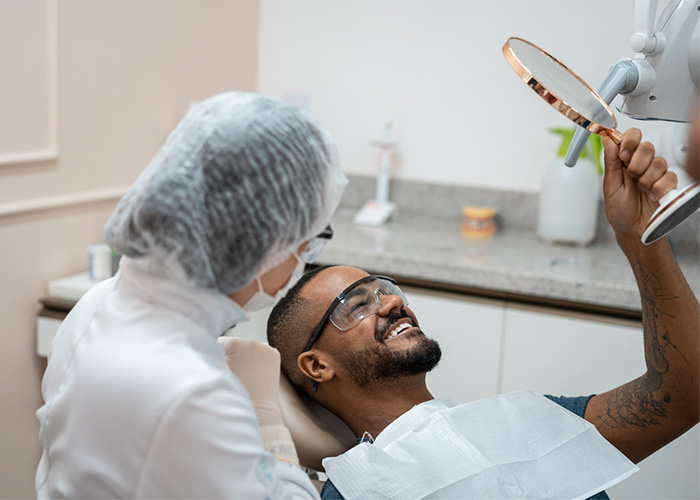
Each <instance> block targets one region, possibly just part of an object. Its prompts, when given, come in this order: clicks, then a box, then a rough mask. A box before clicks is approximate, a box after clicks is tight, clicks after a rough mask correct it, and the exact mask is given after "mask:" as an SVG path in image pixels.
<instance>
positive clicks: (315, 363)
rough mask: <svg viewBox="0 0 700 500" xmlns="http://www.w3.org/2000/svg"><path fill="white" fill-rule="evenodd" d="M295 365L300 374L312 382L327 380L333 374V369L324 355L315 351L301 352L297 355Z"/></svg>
mask: <svg viewBox="0 0 700 500" xmlns="http://www.w3.org/2000/svg"><path fill="white" fill-rule="evenodd" d="M297 366H298V367H299V370H301V373H302V375H304V376H305V377H308V378H310V379H311V380H313V381H314V382H328V381H329V380H331V379H332V378H333V377H334V376H335V370H333V368H332V367H331V366H330V364H329V363H328V360H326V357H325V355H324V354H323V353H319V352H316V351H307V352H302V353H301V354H300V355H299V357H297Z"/></svg>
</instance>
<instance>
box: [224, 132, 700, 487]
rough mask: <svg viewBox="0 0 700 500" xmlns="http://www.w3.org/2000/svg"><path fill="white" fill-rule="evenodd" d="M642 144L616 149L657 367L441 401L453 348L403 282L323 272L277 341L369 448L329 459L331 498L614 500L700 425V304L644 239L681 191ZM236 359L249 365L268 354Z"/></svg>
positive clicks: (650, 353) (619, 207)
mask: <svg viewBox="0 0 700 500" xmlns="http://www.w3.org/2000/svg"><path fill="white" fill-rule="evenodd" d="M640 139H641V135H640V134H639V133H638V131H635V130H634V129H633V130H631V131H629V132H628V133H627V134H626V135H625V140H624V141H623V143H622V147H621V148H620V149H619V150H618V149H617V148H616V147H615V146H614V145H611V144H610V143H608V144H606V176H605V180H604V191H605V201H606V212H607V216H608V220H609V221H610V223H611V225H612V227H613V229H614V230H615V234H616V237H617V241H618V244H619V245H620V247H621V248H622V250H623V251H624V253H625V255H626V256H627V258H628V260H629V262H630V265H631V267H632V269H633V272H634V274H635V277H636V279H637V283H638V286H639V290H640V294H641V299H642V316H643V330H644V334H643V335H644V348H645V360H646V366H647V371H646V373H645V374H643V375H642V376H640V377H639V378H637V379H635V380H632V381H630V382H628V383H626V384H624V385H622V386H620V387H617V388H615V389H613V390H611V391H608V392H606V393H603V394H598V395H593V396H585V397H574V398H567V397H552V396H546V397H543V396H540V395H536V394H534V393H512V394H507V395H500V396H494V397H491V398H487V399H485V400H480V401H477V402H473V403H467V404H459V403H457V402H455V401H452V400H446V399H442V400H435V399H433V397H432V395H431V394H430V393H429V391H428V389H427V387H426V374H427V373H428V372H429V371H430V370H431V369H432V368H434V367H435V366H436V364H437V363H438V361H439V360H440V357H441V351H440V348H439V346H438V345H437V343H436V342H435V341H434V340H431V339H430V338H428V337H426V336H425V335H424V333H423V331H422V330H421V327H420V324H419V322H418V319H417V318H416V317H415V315H414V313H413V312H412V311H411V309H410V308H409V307H408V301H407V299H406V297H405V296H404V294H403V293H402V291H401V290H400V288H399V286H398V285H397V283H396V282H395V281H394V280H393V279H391V278H388V277H383V276H370V275H368V274H367V273H366V272H364V271H362V270H360V269H356V268H350V267H326V268H320V269H316V270H314V271H312V272H311V273H309V274H307V275H305V276H304V277H303V278H302V279H301V280H300V281H299V282H298V284H297V285H296V286H295V287H294V288H292V289H291V290H290V292H289V293H288V295H287V296H286V297H285V298H284V299H282V300H281V301H280V302H279V303H278V304H277V305H276V307H275V308H274V310H273V312H272V314H271V316H270V319H269V321H268V341H269V344H270V346H273V347H275V348H276V349H277V350H278V351H279V354H280V357H281V367H282V371H283V372H284V374H285V375H286V376H287V377H288V378H289V380H291V382H292V383H293V384H295V385H296V386H297V387H298V388H299V390H300V391H302V392H303V393H302V395H301V396H302V398H305V397H307V395H308V396H309V397H310V398H312V399H313V400H315V401H316V402H318V403H320V405H322V406H323V407H325V408H326V409H328V410H330V412H332V413H333V414H335V415H337V416H338V417H339V418H340V419H341V420H342V421H343V422H344V423H345V424H346V425H347V427H348V428H349V429H350V431H351V432H352V435H354V437H355V438H357V441H358V442H360V444H358V445H356V446H354V447H352V448H351V449H350V450H349V451H347V452H345V453H342V454H340V455H339V456H337V457H330V458H326V459H325V460H324V461H323V466H324V468H325V471H326V473H327V474H328V477H329V481H326V484H325V485H324V489H323V491H322V497H323V498H324V499H325V498H329V499H336V498H343V497H345V498H348V499H350V498H353V499H354V498H397V499H405V498H426V497H429V498H467V497H469V498H499V499H504V498H586V497H590V496H592V495H595V496H593V498H608V497H607V495H605V492H604V491H603V490H604V489H605V488H607V487H609V486H612V485H613V484H615V483H616V482H618V481H620V480H622V479H624V478H626V477H627V476H629V475H630V474H632V473H633V472H635V470H636V467H635V466H634V465H633V463H632V462H635V463H636V462H639V461H641V460H642V459H644V458H645V457H647V456H649V455H650V454H652V453H654V452H655V451H656V450H658V449H660V448H661V447H663V446H664V445H666V444H667V443H669V442H671V441H672V440H674V439H676V438H677V437H679V436H680V435H682V434H683V433H684V432H686V431H687V430H688V429H690V428H691V427H693V426H694V425H695V424H697V423H698V407H699V403H698V400H699V398H698V393H699V385H698V372H699V371H700V364H699V362H698V357H699V356H698V351H699V350H700V346H699V343H698V338H699V336H700V335H699V330H700V327H699V326H698V325H700V313H699V306H698V302H697V299H696V297H695V296H694V294H693V293H692V291H691V290H690V288H689V287H688V285H687V283H686V281H685V279H684V278H683V275H682V273H681V271H680V269H679V268H678V266H677V264H676V261H675V258H674V257H673V254H672V252H671V249H670V247H669V244H668V241H667V240H666V239H665V238H664V239H662V240H659V241H657V242H655V243H653V244H652V245H649V246H644V245H643V244H642V243H641V241H640V236H641V234H642V231H643V230H644V227H645V224H646V221H647V220H648V218H649V215H650V214H651V213H652V211H653V209H654V208H655V206H654V205H655V204H654V202H653V201H650V200H649V198H648V193H653V199H658V198H659V196H660V195H661V194H663V192H665V191H666V190H668V189H669V188H670V187H672V186H670V185H668V184H667V182H668V175H669V174H667V173H666V169H665V162H663V163H662V164H661V165H660V162H659V161H658V160H659V159H658V158H657V159H655V158H654V151H653V147H651V149H650V145H648V144H646V143H645V144H642V145H640V143H639V141H640ZM632 153H633V155H632ZM620 158H622V159H624V160H625V161H626V162H627V166H626V168H623V165H622V163H621V162H620ZM662 167H663V168H662ZM672 180H673V179H672ZM640 187H641V188H640ZM455 327H456V328H457V327H458V328H462V327H463V326H462V325H461V324H460V325H456V326H455ZM229 340H230V339H229ZM225 345H226V349H227V353H229V352H233V351H238V352H237V354H238V355H241V352H240V350H239V348H242V349H246V348H251V347H252V346H251V345H250V344H249V343H247V344H246V345H245V346H239V345H235V344H233V343H232V344H225ZM255 349H267V350H269V351H273V350H272V349H270V348H269V347H267V346H262V345H258V346H255ZM276 354H277V353H275V355H276ZM448 354H449V353H448ZM256 359H258V358H256ZM230 365H231V367H232V369H233V370H234V372H236V373H237V374H238V371H237V370H236V366H235V365H236V363H235V362H231V363H230ZM261 369H262V368H261ZM246 376H247V377H248V378H249V379H251V380H255V379H256V377H255V376H254V375H251V374H250V373H248V374H247V375H245V374H244V375H242V378H243V382H244V383H246ZM464 383H465V384H466V383H469V381H468V380H465V382H464ZM251 392H253V391H252V390H251ZM272 392H274V391H272ZM270 393H271V392H270V391H267V394H268V395H269V394H270ZM251 398H252V399H253V402H254V403H255V402H256V397H255V395H254V394H251ZM267 403H268V404H269V399H268V401H267ZM263 406H264V405H263ZM257 408H258V406H257V405H256V411H257ZM285 421H287V416H285ZM292 426H293V424H292ZM292 434H294V431H292ZM340 451H341V452H342V449H341V450H340ZM302 463H303V462H302Z"/></svg>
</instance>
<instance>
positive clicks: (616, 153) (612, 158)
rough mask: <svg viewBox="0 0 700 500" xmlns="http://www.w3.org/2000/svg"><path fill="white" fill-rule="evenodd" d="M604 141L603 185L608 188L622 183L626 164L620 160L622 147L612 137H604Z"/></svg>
mask: <svg viewBox="0 0 700 500" xmlns="http://www.w3.org/2000/svg"><path fill="white" fill-rule="evenodd" d="M602 142H603V162H604V163H605V169H604V172H603V186H604V187H606V188H611V187H617V186H620V185H622V183H623V176H624V172H625V171H624V166H623V165H622V160H620V148H619V146H618V145H617V144H615V142H614V141H613V140H612V139H610V137H605V136H603V137H602Z"/></svg>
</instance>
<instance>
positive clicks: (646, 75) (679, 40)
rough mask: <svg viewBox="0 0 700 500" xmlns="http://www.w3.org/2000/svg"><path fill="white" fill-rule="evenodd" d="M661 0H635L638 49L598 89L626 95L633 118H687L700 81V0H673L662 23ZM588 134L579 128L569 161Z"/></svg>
mask: <svg viewBox="0 0 700 500" xmlns="http://www.w3.org/2000/svg"><path fill="white" fill-rule="evenodd" d="M657 6H658V0H636V2H635V33H634V34H633V35H632V38H631V40H630V45H631V48H632V50H633V51H634V52H637V55H635V56H634V57H633V58H632V59H626V60H623V61H620V62H618V63H617V64H616V65H615V66H613V68H612V69H611V70H610V72H608V75H607V76H606V78H605V80H604V81H603V84H602V85H601V87H600V90H599V92H598V93H599V94H600V95H601V97H602V98H603V99H604V100H605V102H607V103H608V104H610V103H611V102H612V100H613V99H614V98H615V97H616V96H617V94H622V95H624V96H625V100H624V102H623V104H622V107H621V108H620V109H619V110H620V111H621V112H623V113H624V114H626V115H627V116H629V117H631V118H634V119H638V120H664V121H671V122H686V121H688V120H689V119H690V116H689V112H690V110H691V109H693V105H694V103H695V102H696V100H697V98H698V88H699V87H700V22H698V20H699V19H700V1H698V0H677V1H672V2H670V3H669V4H668V6H667V8H666V9H665V10H664V12H663V13H662V14H661V16H659V20H658V23H657V22H656V10H657ZM655 26H660V28H659V29H658V30H657V29H655ZM621 66H622V67H624V69H623V68H621ZM635 72H636V82H633V81H634V80H635V75H634V74H633V73H635ZM588 135H589V134H588V132H586V131H585V130H583V129H580V130H579V131H577V133H576V135H575V136H574V139H573V140H572V142H571V146H570V148H569V152H568V153H567V156H566V161H565V163H566V164H567V165H568V166H570V167H571V166H574V165H575V164H576V160H578V157H579V155H580V153H581V151H582V149H583V146H584V144H585V142H586V139H588Z"/></svg>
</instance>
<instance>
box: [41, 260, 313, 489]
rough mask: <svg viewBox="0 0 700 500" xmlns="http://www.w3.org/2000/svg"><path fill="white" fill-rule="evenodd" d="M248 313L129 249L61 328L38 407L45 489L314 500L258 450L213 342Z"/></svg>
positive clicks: (239, 389)
mask: <svg viewBox="0 0 700 500" xmlns="http://www.w3.org/2000/svg"><path fill="white" fill-rule="evenodd" d="M243 319H245V314H244V313H243V311H242V310H241V309H240V308H239V307H238V306H237V305H236V304H235V303H234V302H233V301H231V300H230V299H229V298H228V297H226V296H225V295H223V294H220V293H213V292H211V291H207V290H203V289H201V288H196V287H188V286H182V285H181V284H175V283H173V282H172V281H170V280H168V279H164V278H158V277H154V276H152V275H148V274H146V273H144V272H143V271H142V270H141V268H140V266H139V264H138V263H137V261H135V260H132V259H129V258H123V259H122V264H121V269H120V271H119V273H118V274H117V276H115V277H114V278H112V279H110V280H107V281H105V282H103V283H100V284H99V285H96V286H95V287H94V288H93V289H92V290H90V292H88V293H87V294H86V295H85V296H84V297H83V298H82V299H81V300H80V301H79V303H78V304H77V305H76V306H75V308H74V309H73V311H71V313H70V314H69V315H68V317H67V318H66V320H65V321H64V322H63V324H62V325H61V328H60V329H59V331H58V333H57V335H56V338H55V340H54V342H53V345H52V347H51V353H50V355H49V363H48V367H47V370H46V374H45V376H44V380H43V384H42V392H43V396H44V401H45V404H44V406H42V407H41V408H40V409H39V410H38V411H37V418H38V419H39V421H40V423H41V428H40V434H39V440H40V442H41V444H42V446H43V448H44V453H43V455H42V457H41V461H40V463H39V467H38V470H37V474H36V489H37V496H38V498H60V497H71V498H104V497H110V498H149V497H150V498H154V497H157V498H221V497H226V498H246V499H248V498H264V497H268V498H318V494H317V493H316V490H315V489H314V487H313V486H312V484H311V482H310V481H309V479H308V477H307V476H306V474H305V473H304V472H303V471H302V470H300V469H299V468H297V467H296V466H294V465H291V464H288V463H286V462H280V461H277V460H275V459H274V458H273V456H272V455H271V454H270V453H268V452H266V451H265V450H264V449H263V445H262V440H261V438H260V432H259V427H258V423H257V419H256V417H255V412H254V410H253V406H252V404H251V402H250V399H249V398H248V395H247V392H246V390H245V388H244V386H243V384H241V382H240V381H239V380H238V379H237V378H236V377H235V376H234V375H233V374H232V373H231V371H230V370H229V368H228V366H227V365H226V360H225V357H224V353H223V350H222V349H221V347H220V346H219V344H218V343H217V341H216V337H217V336H219V335H220V334H221V333H222V332H224V330H226V329H227V328H229V327H231V326H233V325H234V324H235V323H237V322H240V321H241V320H243Z"/></svg>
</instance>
